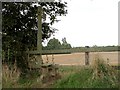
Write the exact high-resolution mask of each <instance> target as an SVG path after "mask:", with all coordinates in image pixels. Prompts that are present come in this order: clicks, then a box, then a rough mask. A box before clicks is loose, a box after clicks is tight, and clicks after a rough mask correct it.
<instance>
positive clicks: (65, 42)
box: [62, 37, 71, 49]
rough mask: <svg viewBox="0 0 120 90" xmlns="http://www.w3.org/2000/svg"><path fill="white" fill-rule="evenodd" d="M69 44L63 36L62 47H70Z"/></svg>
mask: <svg viewBox="0 0 120 90" xmlns="http://www.w3.org/2000/svg"><path fill="white" fill-rule="evenodd" d="M70 48H71V45H70V44H69V43H67V41H66V38H65V37H64V38H63V39H62V49H70Z"/></svg>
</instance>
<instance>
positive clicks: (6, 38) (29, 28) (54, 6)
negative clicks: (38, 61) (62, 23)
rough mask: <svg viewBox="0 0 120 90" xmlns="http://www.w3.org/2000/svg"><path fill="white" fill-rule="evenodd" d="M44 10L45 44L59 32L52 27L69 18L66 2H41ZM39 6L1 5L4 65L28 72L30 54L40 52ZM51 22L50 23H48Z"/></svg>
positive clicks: (17, 3) (23, 3)
mask: <svg viewBox="0 0 120 90" xmlns="http://www.w3.org/2000/svg"><path fill="white" fill-rule="evenodd" d="M38 5H39V6H41V7H42V10H43V14H42V20H43V21H44V22H42V23H41V24H42V41H44V40H45V39H48V38H49V37H50V36H51V35H52V34H53V33H55V31H56V30H57V29H55V28H53V27H52V25H53V24H54V23H55V22H58V21H59V20H58V16H64V15H66V14H67V10H66V7H67V3H66V2H61V1H58V2H39V3H38ZM37 17H38V6H37V5H36V3H35V2H3V3H2V50H3V53H4V55H3V62H5V63H8V64H9V63H11V64H13V63H14V62H16V63H17V66H18V67H19V68H21V69H25V68H27V65H28V62H27V54H26V53H25V51H27V50H36V49H37V30H38V24H37V22H38V18H37ZM48 19H49V20H48Z"/></svg>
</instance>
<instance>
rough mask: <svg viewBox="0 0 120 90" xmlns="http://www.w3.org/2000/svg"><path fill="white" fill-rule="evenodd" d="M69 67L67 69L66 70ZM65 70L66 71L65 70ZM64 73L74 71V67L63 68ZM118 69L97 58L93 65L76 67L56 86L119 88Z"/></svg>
mask: <svg viewBox="0 0 120 90" xmlns="http://www.w3.org/2000/svg"><path fill="white" fill-rule="evenodd" d="M66 69H67V70H66ZM63 70H64V71H63ZM63 70H62V71H63V72H62V74H63V73H65V72H67V73H69V72H71V71H73V67H71V70H70V68H68V67H67V68H65V67H64V69H63ZM117 73H118V72H117V70H115V69H113V68H112V67H111V66H108V65H107V64H105V63H104V61H102V59H101V58H97V59H96V61H95V63H94V65H93V66H92V67H90V66H89V67H84V68H81V69H80V68H79V70H77V69H74V73H69V75H68V74H67V75H66V76H64V77H62V79H60V80H58V81H56V82H55V84H54V85H53V87H54V88H118V74H117Z"/></svg>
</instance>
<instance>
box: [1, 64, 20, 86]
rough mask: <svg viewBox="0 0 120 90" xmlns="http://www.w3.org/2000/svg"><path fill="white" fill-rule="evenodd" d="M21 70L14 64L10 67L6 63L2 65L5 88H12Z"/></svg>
mask: <svg viewBox="0 0 120 90" xmlns="http://www.w3.org/2000/svg"><path fill="white" fill-rule="evenodd" d="M20 73H21V72H20V70H19V69H18V68H17V67H16V65H14V66H13V67H11V68H10V67H9V66H8V65H6V64H3V65H2V85H3V87H5V88H10V87H12V86H13V85H15V84H16V83H17V82H18V80H19V77H20Z"/></svg>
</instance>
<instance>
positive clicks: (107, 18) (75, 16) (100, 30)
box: [51, 0, 119, 47]
mask: <svg viewBox="0 0 120 90" xmlns="http://www.w3.org/2000/svg"><path fill="white" fill-rule="evenodd" d="M66 1H68V14H67V16H64V17H60V19H61V21H60V22H58V23H55V24H54V25H53V27H55V28H57V29H58V30H59V31H57V32H56V34H55V36H54V37H55V38H57V39H59V40H60V41H61V40H62V38H63V37H66V39H67V42H68V43H70V44H71V45H72V46H73V47H77V46H93V45H97V46H107V45H118V1H119V0H66ZM51 38H53V37H51Z"/></svg>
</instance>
